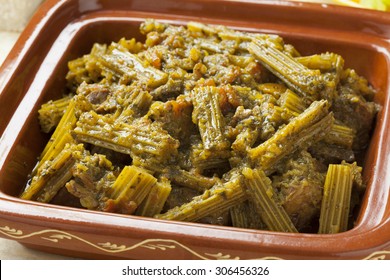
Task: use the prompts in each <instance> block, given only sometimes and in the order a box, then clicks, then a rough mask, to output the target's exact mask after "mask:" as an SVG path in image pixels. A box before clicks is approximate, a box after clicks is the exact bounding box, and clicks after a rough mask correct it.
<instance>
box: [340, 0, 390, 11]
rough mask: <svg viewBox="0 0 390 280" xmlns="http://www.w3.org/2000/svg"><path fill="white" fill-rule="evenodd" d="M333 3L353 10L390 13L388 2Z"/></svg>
mask: <svg viewBox="0 0 390 280" xmlns="http://www.w3.org/2000/svg"><path fill="white" fill-rule="evenodd" d="M333 2H334V3H335V4H339V5H344V6H350V7H355V8H363V9H364V8H365V9H374V10H380V11H390V0H333Z"/></svg>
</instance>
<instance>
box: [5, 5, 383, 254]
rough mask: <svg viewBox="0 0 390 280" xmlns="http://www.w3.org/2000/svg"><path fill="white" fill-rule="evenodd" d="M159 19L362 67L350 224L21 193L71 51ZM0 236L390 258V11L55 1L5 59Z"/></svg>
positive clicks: (59, 245)
mask: <svg viewBox="0 0 390 280" xmlns="http://www.w3.org/2000/svg"><path fill="white" fill-rule="evenodd" d="M145 18H155V19H157V20H160V21H164V22H169V23H172V24H185V23H186V22H188V21H201V22H204V23H212V24H223V25H227V26H230V27H232V28H236V29H240V30H246V31H257V32H266V33H275V34H279V35H281V36H282V37H283V38H284V39H285V41H286V42H288V43H292V44H293V45H294V46H296V48H297V49H298V50H299V51H300V52H301V53H302V54H313V53H320V52H326V51H330V52H335V53H338V54H340V55H342V56H343V57H344V59H345V62H346V66H347V67H351V68H354V69H356V70H357V72H358V73H359V74H360V75H363V76H365V77H367V79H368V80H369V81H370V83H371V84H372V85H373V86H374V87H375V88H376V89H378V91H379V94H378V95H377V96H376V100H375V101H376V102H378V103H379V104H381V106H382V109H381V111H380V112H379V114H378V116H377V119H376V124H375V129H374V131H373V136H372V140H371V144H370V146H369V149H368V151H367V154H366V158H365V164H364V180H365V182H366V183H367V190H366V193H365V196H364V199H363V204H362V207H361V210H360V212H359V214H358V217H357V220H356V225H355V227H354V228H353V229H351V230H349V231H347V232H344V233H339V234H328V235H320V234H303V233H297V234H293V233H280V232H270V231H260V230H250V229H237V228H232V227H223V226H214V225H206V224H198V223H186V222H174V221H164V220H157V219H151V218H143V217H135V216H125V215H120V214H112V213H103V212H96V211H95V212H94V211H89V210H82V209H76V208H70V207H63V206H57V205H51V204H42V203H38V202H34V201H25V200H21V199H19V198H18V197H17V196H18V194H19V193H20V192H21V190H22V189H23V188H24V186H25V184H26V182H27V180H28V174H29V173H30V172H31V170H32V168H33V167H34V165H35V163H36V159H37V157H38V155H39V153H40V151H42V149H43V147H44V145H45V142H46V141H47V140H48V139H47V136H46V135H44V134H43V133H42V132H41V131H40V127H39V123H38V120H37V111H38V108H39V107H40V105H41V104H43V103H44V102H47V101H48V100H50V99H55V98H59V97H60V96H62V94H63V92H64V91H65V82H66V81H65V74H66V72H67V61H69V60H71V59H74V58H76V57H79V56H81V55H83V54H85V53H88V52H89V51H90V48H91V46H92V44H93V43H95V42H100V43H110V42H111V41H117V40H119V39H120V38H121V37H126V38H132V37H137V38H139V39H142V37H141V35H140V34H139V31H138V26H139V23H141V22H142V21H143V20H144V19H145ZM0 112H1V118H0V135H1V139H0V237H1V238H10V239H13V240H17V241H19V242H21V243H22V244H24V245H26V246H28V247H32V248H37V249H39V250H43V251H47V252H54V253H58V254H65V255H70V256H77V257H84V258H104V259H118V258H119V259H365V258H369V259H375V258H380V259H383V258H390V195H389V194H390V137H389V136H390V133H389V126H390V16H389V14H386V13H384V12H377V11H370V10H363V9H353V8H347V7H338V6H332V5H319V4H307V3H299V2H283V1H249V0H248V1H236V0H219V1H218V0H211V1H202V0H187V1H177V0H159V1H147V0H146V1H145V0H128V1H125V0H96V1H87V0H67V1H59V0H48V1H45V2H44V4H43V5H42V6H41V7H40V8H39V10H38V11H37V12H36V14H35V15H34V17H33V18H32V20H31V22H30V23H29V25H28V26H27V28H26V29H25V31H24V32H23V33H22V35H21V36H20V38H19V40H18V42H17V43H16V45H15V47H14V48H13V50H12V51H11V53H10V55H9V56H8V57H7V59H6V60H5V61H4V63H3V65H2V67H1V69H0Z"/></svg>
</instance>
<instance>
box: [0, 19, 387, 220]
mask: <svg viewBox="0 0 390 280" xmlns="http://www.w3.org/2000/svg"><path fill="white" fill-rule="evenodd" d="M157 19H158V18H157ZM189 20H190V19H189ZM142 21H143V19H142V18H129V17H127V18H125V17H116V18H114V17H112V18H110V17H99V16H96V17H90V18H87V19H84V20H80V21H75V22H72V23H70V24H68V25H67V26H66V28H65V29H64V30H62V31H60V30H57V32H58V37H57V38H56V40H55V42H54V44H53V46H52V48H51V49H50V51H49V52H48V54H47V56H46V58H45V59H44V60H43V61H37V62H36V63H40V65H39V69H52V71H41V70H38V71H37V73H36V76H35V79H34V82H33V83H32V84H31V86H30V88H29V89H27V90H26V94H25V96H24V98H23V102H27V100H28V102H29V104H32V105H30V108H31V110H30V111H27V112H22V113H21V114H20V115H19V116H18V119H19V122H18V123H19V124H20V126H15V127H13V128H12V129H11V128H9V127H8V128H7V130H6V133H5V134H7V135H8V134H10V133H13V134H14V135H16V136H15V142H14V143H13V144H12V147H11V149H10V150H9V152H8V154H6V155H5V161H4V164H3V168H2V169H1V170H0V172H1V173H0V191H1V192H2V193H3V194H5V195H8V196H13V197H17V196H18V195H19V194H20V192H21V191H22V190H23V188H24V187H25V184H26V182H27V181H28V180H29V174H30V172H31V170H32V169H33V167H34V165H35V164H36V160H37V158H38V156H39V154H40V152H41V151H42V150H43V147H44V146H45V144H46V142H47V141H48V137H49V136H48V135H46V134H44V133H42V132H41V130H40V126H39V123H38V118H37V111H38V109H39V108H40V106H41V104H43V103H45V102H47V101H49V100H51V99H58V98H60V97H61V96H62V94H63V93H65V92H66V80H65V75H66V73H67V61H69V60H72V59H75V58H77V57H80V56H82V55H83V54H86V53H89V51H90V49H91V47H92V45H93V43H96V42H98V43H107V44H109V43H110V42H111V41H118V40H119V39H120V38H122V37H125V38H128V39H130V38H133V37H135V38H136V39H138V40H140V41H143V38H142V35H141V34H140V33H139V31H138V28H139V24H140V23H141V22H142ZM166 21H168V22H170V23H173V24H182V23H184V21H177V20H166ZM231 27H233V28H237V29H248V28H242V27H241V28H240V27H236V26H231ZM253 29H254V28H253V27H251V28H250V30H253ZM255 29H256V31H258V32H263V31H266V32H270V30H269V28H264V30H263V29H262V28H261V26H260V27H258V26H256V28H255ZM271 31H272V30H271ZM272 33H276V34H279V35H281V36H282V37H283V38H284V40H285V42H287V43H291V44H293V45H294V46H295V47H296V49H297V50H298V51H299V52H300V53H301V54H302V55H310V54H315V53H321V52H327V51H328V52H334V53H337V54H340V55H341V56H342V57H343V58H344V60H345V65H346V67H350V68H353V69H355V70H356V71H357V73H358V74H359V75H362V76H364V77H366V78H367V79H368V80H369V82H370V83H371V84H372V85H373V86H374V87H375V88H376V89H378V95H377V96H376V97H375V101H376V102H378V103H379V104H381V105H382V106H383V107H382V110H381V111H380V113H379V115H378V117H377V122H376V127H375V129H373V137H372V141H371V144H370V147H369V149H368V151H369V152H368V153H366V157H365V159H364V164H363V168H364V179H365V181H366V183H368V186H369V188H371V187H372V186H371V184H370V182H372V181H373V178H372V174H373V169H374V165H375V161H376V158H377V157H378V153H379V151H378V141H379V139H380V137H381V135H380V133H381V131H383V130H382V129H381V128H382V127H383V126H385V125H386V124H384V123H383V117H382V116H384V114H385V111H386V110H387V109H388V108H386V107H385V100H386V94H388V92H389V84H388V78H387V77H389V75H390V70H389V54H388V53H387V52H386V51H383V49H382V48H381V47H380V46H378V45H375V44H365V43H364V42H362V40H361V39H359V37H358V35H356V38H355V37H353V35H350V36H352V37H349V38H348V40H344V39H343V38H341V37H331V38H329V37H328V36H327V34H317V35H314V34H310V33H305V32H304V31H302V32H300V33H299V32H297V33H294V34H291V33H290V32H287V31H286V30H273V31H272ZM353 40H355V41H354V42H352V41H353ZM23 102H22V103H23ZM15 109H16V108H15ZM7 135H6V136H7ZM7 137H8V136H7ZM3 144H4V143H3ZM379 176H380V175H379ZM376 187H379V186H378V185H376ZM370 193H375V192H372V191H366V195H365V198H364V202H363V205H366V204H367V199H368V198H367V196H368V195H369V194H370ZM364 211H365V207H362V209H361V211H360V214H359V219H361V217H360V216H361V215H363V214H364Z"/></svg>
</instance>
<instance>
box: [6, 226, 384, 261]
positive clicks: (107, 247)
mask: <svg viewBox="0 0 390 280" xmlns="http://www.w3.org/2000/svg"><path fill="white" fill-rule="evenodd" d="M0 233H2V234H3V235H5V236H7V237H10V238H13V239H17V240H18V239H26V238H30V237H34V236H39V237H40V238H41V239H43V240H46V241H50V242H54V243H58V242H60V241H61V240H72V239H76V240H79V241H81V242H83V243H85V244H88V245H90V246H92V247H94V248H96V249H99V250H101V251H104V252H106V253H111V254H116V253H121V252H125V251H131V250H134V249H137V248H145V249H149V250H161V251H166V250H174V249H177V248H182V249H184V250H185V251H187V252H189V253H191V254H192V255H194V256H196V257H198V258H199V259H202V260H239V259H240V257H238V256H236V257H232V256H231V255H229V254H222V253H198V252H196V251H194V250H192V249H191V248H189V247H187V246H185V245H183V244H181V243H180V242H177V241H176V240H173V239H145V240H143V241H141V242H139V243H137V244H134V245H132V246H129V247H128V246H126V245H117V244H115V243H111V242H105V243H97V244H94V243H92V242H90V241H88V240H85V239H83V238H81V237H79V236H77V235H73V234H70V233H68V232H65V231H61V230H55V229H45V230H41V231H36V232H32V233H29V234H23V231H22V230H20V229H14V228H10V227H9V226H3V227H0ZM45 235H49V236H45ZM386 256H390V251H377V252H373V253H371V254H370V255H368V256H367V257H365V258H364V260H383V259H385V258H386ZM260 259H267V260H280V259H281V258H279V257H275V256H267V257H262V258H260Z"/></svg>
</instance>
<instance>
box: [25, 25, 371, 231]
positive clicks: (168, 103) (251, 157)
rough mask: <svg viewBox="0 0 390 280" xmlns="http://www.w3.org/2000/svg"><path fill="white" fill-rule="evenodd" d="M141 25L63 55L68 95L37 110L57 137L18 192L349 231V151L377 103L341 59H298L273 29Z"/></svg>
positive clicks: (215, 219) (279, 226)
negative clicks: (131, 34)
mask: <svg viewBox="0 0 390 280" xmlns="http://www.w3.org/2000/svg"><path fill="white" fill-rule="evenodd" d="M140 31H141V33H142V34H144V35H145V38H146V39H145V42H138V41H136V40H135V39H130V40H127V39H125V38H123V39H121V40H119V41H118V42H113V43H111V44H110V45H104V44H94V46H93V48H92V50H91V52H90V53H89V54H86V55H84V56H82V57H80V58H77V59H75V60H72V61H70V62H69V64H68V66H69V72H68V74H67V76H66V79H67V81H68V88H69V95H68V96H66V97H63V98H61V99H59V100H55V101H50V102H49V103H47V104H44V105H43V106H42V108H41V109H40V111H39V120H40V123H41V126H42V130H43V131H44V132H45V133H48V132H50V131H52V130H53V129H54V132H53V134H52V136H51V139H50V141H49V142H48V143H47V146H46V147H45V149H44V151H43V152H42V154H41V156H40V158H39V162H38V164H37V166H36V168H35V169H34V170H33V171H32V174H31V175H32V180H31V182H30V183H29V184H28V185H27V187H26V189H25V190H24V192H23V193H22V195H21V198H23V199H32V200H37V201H41V202H46V203H59V204H62V205H69V206H74V205H78V206H79V207H83V208H87V209H91V210H99V211H108V212H116V213H122V214H127V215H141V216H147V217H155V218H159V219H168V220H181V221H197V222H203V223H213V224H218V225H230V226H236V227H246V228H256V229H263V230H273V231H285V232H317V231H318V230H320V233H335V232H340V231H345V230H347V229H348V228H350V225H351V222H352V216H351V212H352V210H353V208H354V206H356V205H358V204H359V203H358V199H357V198H358V197H359V195H360V194H361V193H362V192H364V183H363V181H362V179H361V168H360V167H358V166H357V164H356V162H355V161H356V155H357V154H359V153H362V152H363V151H364V150H365V149H366V147H367V145H368V143H369V137H370V133H371V130H372V125H373V120H374V118H375V115H376V113H377V111H378V106H377V105H376V104H375V103H373V102H372V100H373V96H374V95H375V90H374V89H373V88H372V87H371V86H370V85H369V84H368V82H367V80H366V79H364V78H363V77H360V76H359V75H358V74H357V73H356V72H355V71H354V70H352V69H345V68H344V61H343V58H342V57H341V56H340V55H337V54H334V53H322V54H314V55H311V56H302V55H300V54H299V52H298V50H296V49H295V48H294V47H293V46H291V45H289V44H286V43H284V41H283V39H282V38H281V37H279V36H276V35H269V34H256V33H246V32H239V31H235V30H231V29H229V28H227V27H224V26H211V25H204V24H201V23H196V22H189V23H188V25H187V26H186V27H185V26H173V25H169V24H163V23H159V22H156V21H154V20H151V19H149V20H146V21H145V22H144V23H143V24H141V26H140ZM328 166H329V171H328ZM338 188H340V190H339V189H338ZM64 193H66V195H64ZM62 197H67V199H66V200H65V199H62ZM321 205H322V207H321ZM340 205H341V206H340ZM332 207H333V208H335V207H338V208H340V207H341V208H342V210H341V211H339V210H338V209H333V208H332ZM325 208H326V209H325ZM340 215H341V216H342V218H340V217H341V216H340Z"/></svg>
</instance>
